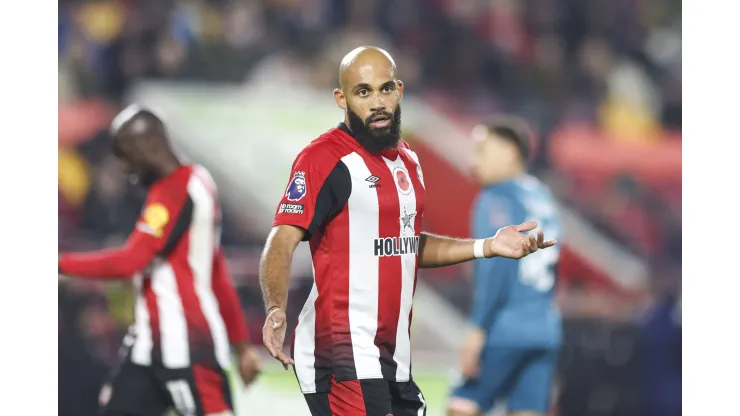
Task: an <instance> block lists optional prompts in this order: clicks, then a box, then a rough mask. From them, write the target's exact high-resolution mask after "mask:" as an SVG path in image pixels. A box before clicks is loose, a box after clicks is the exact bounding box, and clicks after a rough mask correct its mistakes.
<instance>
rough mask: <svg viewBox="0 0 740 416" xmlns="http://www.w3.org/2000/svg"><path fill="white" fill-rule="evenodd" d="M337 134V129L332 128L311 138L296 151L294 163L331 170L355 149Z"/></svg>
mask: <svg viewBox="0 0 740 416" xmlns="http://www.w3.org/2000/svg"><path fill="white" fill-rule="evenodd" d="M339 134H340V132H339V129H336V128H334V129H331V130H329V131H327V132H326V133H324V134H322V135H321V136H319V137H317V138H316V139H314V140H312V141H311V143H309V144H308V145H307V146H306V147H304V148H303V149H302V150H301V151H300V152H299V153H298V156H296V163H300V164H311V165H313V166H315V167H319V168H327V169H329V170H331V169H332V168H333V167H334V166H335V165H336V164H337V163H338V162H339V161H340V160H341V159H342V158H343V157H344V156H346V155H348V154H349V153H352V152H353V151H354V150H355V148H354V147H353V146H352V145H351V144H349V143H346V141H344V140H342V138H341V137H339Z"/></svg>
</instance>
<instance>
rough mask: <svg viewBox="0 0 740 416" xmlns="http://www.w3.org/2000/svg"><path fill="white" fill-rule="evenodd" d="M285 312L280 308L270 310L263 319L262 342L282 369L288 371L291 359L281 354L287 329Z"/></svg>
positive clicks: (291, 362)
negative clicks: (281, 364) (281, 365)
mask: <svg viewBox="0 0 740 416" xmlns="http://www.w3.org/2000/svg"><path fill="white" fill-rule="evenodd" d="M286 321H287V319H286V316H285V312H283V310H282V309H280V308H275V309H272V310H271V311H270V312H269V313H268V314H267V318H266V319H265V326H263V327H262V342H263V343H264V344H265V347H266V348H267V350H268V351H270V355H272V356H273V357H274V358H275V359H276V360H278V361H280V362H281V363H283V368H285V369H286V370H287V369H288V366H289V365H292V364H293V359H291V358H290V357H288V356H287V355H286V354H285V353H284V352H283V343H284V342H285V330H286V329H287V323H286Z"/></svg>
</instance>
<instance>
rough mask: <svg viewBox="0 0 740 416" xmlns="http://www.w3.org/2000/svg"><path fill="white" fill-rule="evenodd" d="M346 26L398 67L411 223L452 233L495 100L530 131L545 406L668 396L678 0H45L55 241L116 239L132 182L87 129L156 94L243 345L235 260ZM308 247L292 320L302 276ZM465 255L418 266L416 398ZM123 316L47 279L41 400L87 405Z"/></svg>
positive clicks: (265, 404) (314, 130)
mask: <svg viewBox="0 0 740 416" xmlns="http://www.w3.org/2000/svg"><path fill="white" fill-rule="evenodd" d="M364 44H372V45H377V46H381V47H384V48H386V49H387V50H388V51H389V52H390V53H391V54H392V55H393V56H394V57H395V58H396V62H397V64H398V67H399V77H400V78H401V79H403V80H404V81H405V83H406V91H407V97H405V99H404V102H403V106H404V108H403V110H404V116H403V117H404V121H403V126H404V135H405V137H406V139H407V140H408V141H409V142H410V143H411V144H412V146H414V148H415V150H416V151H417V152H418V153H419V155H420V158H421V159H422V161H423V162H422V163H423V164H424V167H425V169H424V172H425V181H426V183H427V187H428V189H429V190H428V198H429V208H428V211H427V214H426V215H425V224H424V227H425V229H427V230H430V231H433V232H438V233H444V234H449V235H455V236H466V235H467V233H468V223H469V211H470V203H471V201H472V198H473V196H474V195H475V192H476V190H477V189H476V185H475V183H474V182H473V181H472V180H471V179H470V177H469V175H468V170H467V160H468V158H469V155H470V151H471V143H470V140H469V138H468V133H469V132H470V130H471V127H472V126H473V125H474V124H475V123H476V122H477V121H479V120H481V119H485V118H486V117H488V116H491V115H494V114H499V113H514V114H519V115H522V116H524V117H527V118H528V119H529V120H530V121H531V122H532V126H533V127H534V129H535V130H536V131H537V133H538V134H537V139H538V141H537V152H536V155H535V158H534V160H533V163H532V169H533V171H534V172H535V173H536V174H537V175H538V176H539V177H540V178H541V179H543V180H544V181H546V182H547V183H548V184H549V185H550V186H551V187H552V188H553V190H554V191H555V193H556V195H557V196H558V199H559V200H560V202H561V203H562V206H563V213H564V220H565V231H566V237H565V239H564V253H563V260H562V264H561V275H560V282H559V287H558V301H559V303H560V305H561V308H562V310H563V314H564V316H565V317H566V345H565V347H564V348H563V351H562V354H561V360H560V361H561V362H560V372H559V373H560V375H559V377H558V383H557V384H558V389H557V394H556V396H557V403H558V404H557V414H559V415H561V416H580V415H584V416H587V415H588V416H590V415H594V416H597V415H604V416H607V415H615V416H616V415H639V414H646V415H647V414H649V415H662V414H665V415H673V414H680V403H681V338H680V310H681V309H680V288H681V100H682V98H681V2H680V1H675V0H649V1H648V0H395V1H393V0H352V1H350V0H346V1H342V0H241V1H239V0H233V1H227V0H220V1H219V0H208V1H206V0H189V1H186V0H183V1H164V0H157V1H153V0H150V1H135V0H95V1H92V0H91V1H65V0H60V1H59V249H60V250H69V249H79V250H85V249H92V248H97V247H105V246H110V245H117V244H119V243H121V242H122V241H123V239H125V237H126V235H127V234H128V231H129V230H130V229H131V227H132V226H133V223H134V221H135V219H136V216H137V215H138V211H139V209H140V207H141V204H142V202H143V192H142V191H141V190H138V189H136V188H132V187H131V186H130V185H128V184H127V183H126V181H125V179H124V178H123V177H122V175H121V174H120V170H119V167H118V166H117V165H116V162H115V160H114V159H113V158H112V157H111V156H110V154H109V152H108V140H109V137H108V136H107V132H106V127H107V125H108V122H109V121H110V119H111V116H112V115H113V114H115V112H116V111H117V110H118V109H120V108H121V106H122V105H125V104H126V103H128V102H131V101H137V102H142V103H144V104H148V105H153V106H156V107H158V108H160V109H162V110H163V111H164V112H165V113H166V114H167V116H168V121H169V122H170V123H171V126H172V129H173V134H174V136H175V140H176V146H177V148H178V149H179V150H180V151H181V152H182V153H183V155H185V156H186V157H188V158H190V159H192V160H195V161H197V162H199V163H201V164H203V165H204V166H206V167H207V168H208V169H209V170H210V171H211V172H212V173H213V174H214V176H215V177H216V179H217V181H218V183H219V185H220V189H221V194H222V199H223V203H224V206H225V224H224V236H223V242H224V244H225V245H226V247H227V252H228V257H229V261H230V265H231V268H232V271H233V273H234V279H235V281H236V283H237V284H238V287H239V292H240V295H241V297H242V302H243V305H244V307H245V309H246V312H247V316H248V319H249V322H250V323H251V326H250V333H251V334H252V337H253V339H254V340H255V341H256V342H258V343H259V340H260V339H261V331H260V329H261V325H262V322H263V319H264V314H263V311H262V302H261V298H260V295H259V289H258V284H257V278H256V270H257V260H258V256H259V252H260V250H261V244H262V243H263V241H264V238H265V236H266V233H267V231H268V229H269V226H270V222H271V221H270V220H271V216H272V214H273V212H274V208H275V204H276V202H277V201H278V199H279V196H280V194H281V192H283V190H284V186H285V183H286V180H287V175H288V172H289V168H290V163H291V162H292V160H293V158H294V157H295V155H296V154H297V152H298V151H299V150H300V149H301V148H302V147H303V146H304V145H305V144H306V143H307V142H308V141H309V140H310V139H312V138H314V137H315V136H316V135H317V134H318V133H320V132H322V131H324V130H326V129H328V128H330V127H332V126H334V125H336V124H337V123H338V121H340V120H341V112H340V110H338V109H337V108H336V107H335V105H334V103H333V100H332V99H331V97H330V92H331V89H332V88H334V87H335V83H336V68H337V65H338V62H339V60H340V59H341V57H342V56H343V54H344V53H346V52H347V51H349V50H351V49H353V48H354V47H356V46H360V45H364ZM307 254H308V253H307V252H306V250H305V247H304V248H302V249H301V250H300V251H299V255H298V256H297V257H296V261H295V264H294V268H293V269H294V278H293V286H292V292H291V295H290V300H291V304H290V311H289V317H290V319H292V320H294V319H295V316H296V315H297V312H298V310H300V307H301V305H302V302H303V300H304V299H305V296H306V294H307V292H308V290H309V289H310V282H309V280H308V279H309V278H310V265H309V264H308V263H307V259H308V256H307ZM469 272H470V270H469V268H468V267H452V268H447V269H441V270H435V271H431V272H423V273H421V274H420V279H421V283H420V285H419V289H418V296H417V299H416V303H415V309H416V311H417V312H416V313H415V314H414V318H415V319H414V321H415V322H414V327H413V328H412V330H413V332H414V334H413V336H414V342H413V347H414V349H413V354H414V360H415V365H414V370H415V373H416V377H417V378H418V381H419V383H420V384H421V385H422V387H423V389H424V392H425V396H427V399H428V402H429V406H430V409H429V410H430V411H429V415H430V416H437V415H441V414H443V412H442V411H443V408H444V404H445V400H446V394H447V386H448V384H449V383H450V382H451V380H453V379H454V371H453V370H454V367H455V364H456V359H457V348H458V347H459V345H458V343H459V341H460V339H461V336H460V334H461V333H462V332H461V331H464V327H465V326H464V323H465V316H466V315H465V314H466V312H467V307H468V305H469V303H470V280H469V277H470V276H469V275H470V273H469ZM131 318H132V316H131V297H130V290H129V287H128V286H127V285H126V284H123V283H121V284H113V285H100V284H96V283H90V282H79V281H64V282H60V283H59V382H60V383H59V386H60V387H59V414H60V415H92V414H94V409H95V402H96V398H97V394H98V391H99V387H100V384H101V382H102V380H103V379H104V377H105V376H106V374H107V371H108V369H109V368H110V366H111V365H113V364H114V363H115V362H116V360H117V349H118V346H119V343H120V340H121V338H122V334H123V333H124V331H125V328H126V326H127V325H128V323H129V322H130V320H131ZM268 358H269V357H268ZM265 361H266V363H268V364H272V363H271V361H270V360H268V359H266V360H265ZM237 390H238V398H239V401H238V404H239V408H238V409H237V414H238V415H252V414H255V415H259V414H265V413H267V412H270V413H271V414H275V415H283V414H285V415H303V414H306V408H305V405H304V404H303V401H302V398H301V397H300V395H299V392H298V388H297V385H296V383H295V380H294V378H293V377H292V374H291V373H285V372H282V371H279V370H278V369H276V368H275V367H270V368H269V369H268V371H267V373H266V374H265V375H264V376H263V377H262V378H261V379H260V381H259V382H258V383H257V385H255V386H254V387H253V388H251V389H250V390H249V391H247V392H246V393H243V392H242V390H241V389H239V388H237ZM658 408H660V409H663V410H664V411H666V412H667V413H658V410H656V409H658ZM671 409H672V410H671ZM676 412H678V413H676Z"/></svg>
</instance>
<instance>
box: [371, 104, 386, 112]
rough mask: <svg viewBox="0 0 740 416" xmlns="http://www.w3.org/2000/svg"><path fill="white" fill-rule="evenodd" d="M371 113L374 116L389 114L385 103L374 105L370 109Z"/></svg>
mask: <svg viewBox="0 0 740 416" xmlns="http://www.w3.org/2000/svg"><path fill="white" fill-rule="evenodd" d="M370 111H371V112H372V113H373V114H379V113H387V112H388V111H387V109H386V106H385V104H383V103H379V104H376V105H374V106H373V107H371V108H370Z"/></svg>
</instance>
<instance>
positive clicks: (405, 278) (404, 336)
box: [385, 155, 418, 381]
mask: <svg viewBox="0 0 740 416" xmlns="http://www.w3.org/2000/svg"><path fill="white" fill-rule="evenodd" d="M403 159H404V157H403V156H401V155H399V157H398V158H396V160H395V161H390V160H388V159H386V160H385V162H386V165H387V166H388V170H389V171H390V172H393V171H394V170H397V169H403V170H405V171H406V172H407V173H408V179H409V180H410V181H411V180H412V179H411V178H412V177H413V176H412V175H414V174H415V172H414V173H412V172H413V171H409V169H408V167H407V165H406V164H405V163H404V160H403ZM409 186H411V188H412V189H414V188H415V187H414V186H413V182H411V183H409ZM394 188H395V187H394ZM396 194H397V195H398V201H399V203H398V204H397V206H398V217H399V219H398V220H396V224H395V225H396V227H397V228H398V231H397V235H399V236H403V237H406V236H409V237H411V236H414V235H415V234H416V232H417V231H418V228H415V225H416V221H415V219H416V216H417V205H416V192H415V189H414V190H413V191H411V192H409V193H408V194H404V193H402V192H400V191H398V192H396ZM412 214H413V216H414V218H413V219H412V220H411V224H410V225H412V227H411V228H410V227H408V226H404V224H403V220H402V219H401V218H403V217H406V216H409V215H412ZM397 258H398V259H399V260H400V262H401V264H400V265H399V266H398V268H399V269H400V288H399V289H398V290H397V291H396V293H398V292H400V294H401V296H400V301H399V307H398V309H397V311H398V312H397V314H396V316H395V317H394V318H395V319H394V321H396V323H397V324H396V331H395V333H394V336H395V340H394V341H395V344H396V348H395V350H394V353H393V360H394V362H395V363H396V373H395V374H394V376H395V379H396V381H408V380H409V378H410V366H411V343H410V340H409V314H410V312H411V305H412V302H413V292H414V282H415V272H416V259H417V254H416V253H414V254H405V255H401V256H399V257H397Z"/></svg>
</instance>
